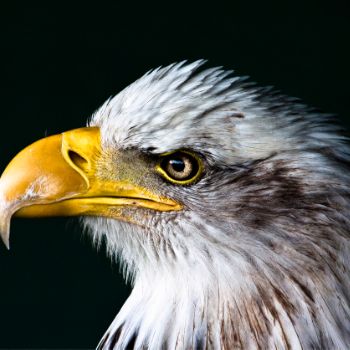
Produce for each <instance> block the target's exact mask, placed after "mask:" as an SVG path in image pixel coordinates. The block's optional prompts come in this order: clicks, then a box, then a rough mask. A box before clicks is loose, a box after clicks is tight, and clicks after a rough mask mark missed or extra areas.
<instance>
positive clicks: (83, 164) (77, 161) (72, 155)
mask: <svg viewBox="0 0 350 350" xmlns="http://www.w3.org/2000/svg"><path fill="white" fill-rule="evenodd" d="M68 157H69V159H70V160H71V162H72V163H73V164H74V165H75V166H76V167H78V168H79V169H81V170H83V171H86V170H87V167H88V165H89V162H88V161H87V160H86V159H85V158H84V157H82V156H81V155H80V154H78V153H77V152H74V151H72V150H69V151H68Z"/></svg>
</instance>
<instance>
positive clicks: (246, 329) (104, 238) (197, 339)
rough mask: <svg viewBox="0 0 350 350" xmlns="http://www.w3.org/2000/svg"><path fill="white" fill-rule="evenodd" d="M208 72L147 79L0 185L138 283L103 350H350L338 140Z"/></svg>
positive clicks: (29, 155) (299, 110)
mask: <svg viewBox="0 0 350 350" xmlns="http://www.w3.org/2000/svg"><path fill="white" fill-rule="evenodd" d="M203 63H204V62H203V61H196V62H192V63H186V62H181V63H176V64H172V65H169V66H167V67H163V68H158V69H155V70H153V71H150V72H148V73H146V74H145V75H144V76H142V77H141V78H140V79H138V80H137V81H136V82H134V83H133V84H131V85H130V86H128V87H127V88H126V89H124V90H123V91H122V92H120V93H119V94H118V95H116V96H115V97H113V98H111V99H109V100H108V101H107V102H105V103H104V104H103V105H102V107H101V108H100V109H98V110H97V112H96V113H95V114H94V115H93V116H92V118H91V119H90V120H89V121H88V126H87V127H85V128H81V129H76V130H72V131H68V132H64V133H62V134H60V135H54V136H50V137H47V138H44V139H42V140H39V141H37V142H35V143H34V144H32V145H30V146H28V147H27V148H26V149H25V150H23V151H21V152H20V153H19V154H18V155H17V156H16V157H15V158H14V159H13V160H12V161H11V163H10V164H9V165H8V167H7V168H6V169H5V171H4V173H3V175H2V177H1V181H0V231H1V236H2V238H3V240H4V242H5V244H6V245H7V246H9V224H10V219H11V217H12V216H18V217H43V216H55V215H63V216H75V215H79V216H82V217H83V219H82V223H83V225H84V227H85V229H87V230H88V232H89V233H90V234H91V237H92V239H93V240H94V242H95V243H96V245H100V244H101V243H102V242H105V245H106V247H107V248H106V250H107V252H108V254H109V255H110V257H111V258H112V259H119V260H120V262H121V264H122V266H123V271H124V274H125V278H126V279H127V280H129V281H130V282H131V283H132V285H133V290H132V292H131V295H130V297H129V298H128V299H127V301H126V302H125V304H124V306H123V307H122V309H121V310H120V312H119V314H118V315H117V316H116V318H115V320H114V321H113V323H112V324H111V326H110V327H109V329H108V330H107V331H106V333H105V335H104V336H103V338H102V340H101V341H100V343H99V345H98V348H99V349H150V350H153V349H154V350H157V349H178V350H181V349H185V350H187V349H226V350H227V349H248V350H250V349H304V350H305V349H350V278H349V269H350V260H349V259H350V214H349V213H350V211H349V210H350V186H349V185H350V172H349V160H350V150H349V147H348V145H347V141H348V140H347V138H346V137H345V136H343V135H342V129H341V128H340V127H338V126H336V124H335V123H334V122H333V121H332V118H331V116H329V115H326V114H322V113H320V112H318V111H317V110H315V109H311V108H308V107H306V106H305V105H303V104H302V103H300V102H299V101H298V100H297V99H293V98H288V97H285V96H283V95H281V94H280V93H278V92H275V91H274V90H273V89H271V88H258V87H257V86H256V85H254V84H251V83H249V82H248V81H247V80H246V79H245V78H240V77H237V76H235V75H233V74H232V72H231V71H226V70H223V69H222V68H220V67H219V68H205V67H204V66H203Z"/></svg>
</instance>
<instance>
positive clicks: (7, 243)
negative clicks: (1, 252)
mask: <svg viewBox="0 0 350 350" xmlns="http://www.w3.org/2000/svg"><path fill="white" fill-rule="evenodd" d="M1 239H2V241H3V243H4V244H5V247H6V248H7V250H10V237H9V235H4V234H1Z"/></svg>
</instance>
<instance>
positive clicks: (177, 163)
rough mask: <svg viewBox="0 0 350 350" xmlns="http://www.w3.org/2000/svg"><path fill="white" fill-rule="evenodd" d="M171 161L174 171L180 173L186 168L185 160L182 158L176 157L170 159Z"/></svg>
mask: <svg viewBox="0 0 350 350" xmlns="http://www.w3.org/2000/svg"><path fill="white" fill-rule="evenodd" d="M169 163H170V165H171V167H172V168H173V169H174V171H176V172H178V173H180V172H182V171H184V170H185V162H184V161H183V160H182V159H179V158H174V159H170V160H169Z"/></svg>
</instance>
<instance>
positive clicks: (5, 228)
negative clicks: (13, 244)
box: [0, 220, 10, 250]
mask: <svg viewBox="0 0 350 350" xmlns="http://www.w3.org/2000/svg"><path fill="white" fill-rule="evenodd" d="M0 237H1V239H2V241H3V242H4V244H5V246H6V248H7V249H8V250H10V221H9V220H3V221H2V222H0Z"/></svg>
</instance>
